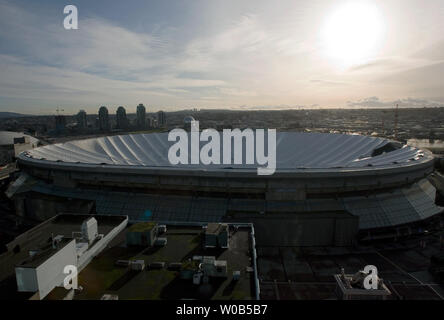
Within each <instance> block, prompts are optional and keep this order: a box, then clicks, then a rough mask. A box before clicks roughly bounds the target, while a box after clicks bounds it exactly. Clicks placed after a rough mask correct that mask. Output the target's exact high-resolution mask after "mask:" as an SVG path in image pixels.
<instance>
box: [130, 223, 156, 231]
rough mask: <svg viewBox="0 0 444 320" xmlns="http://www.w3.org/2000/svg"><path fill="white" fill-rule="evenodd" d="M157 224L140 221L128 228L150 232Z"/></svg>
mask: <svg viewBox="0 0 444 320" xmlns="http://www.w3.org/2000/svg"><path fill="white" fill-rule="evenodd" d="M156 225H157V223H155V222H138V223H135V224H133V225H132V226H131V227H129V228H128V231H129V232H148V231H151V230H153V228H154V227H155V226H156Z"/></svg>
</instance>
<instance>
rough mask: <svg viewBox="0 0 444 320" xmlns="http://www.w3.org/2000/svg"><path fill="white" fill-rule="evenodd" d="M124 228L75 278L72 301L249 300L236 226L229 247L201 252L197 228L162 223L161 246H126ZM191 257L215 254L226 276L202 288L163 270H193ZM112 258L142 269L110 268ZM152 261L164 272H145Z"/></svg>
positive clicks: (245, 243)
mask: <svg viewBox="0 0 444 320" xmlns="http://www.w3.org/2000/svg"><path fill="white" fill-rule="evenodd" d="M130 229H131V227H130V228H127V229H126V230H124V231H123V232H122V233H121V234H119V235H118V236H117V237H116V239H114V241H113V242H112V243H111V247H110V248H109V249H107V250H104V251H103V252H102V253H101V254H100V255H99V256H97V257H96V258H95V259H94V260H93V261H92V262H91V263H90V264H89V265H88V266H87V267H86V268H85V269H83V270H82V271H81V272H80V274H79V285H81V286H82V287H83V288H84V289H83V291H82V292H81V293H79V294H76V296H75V299H100V297H102V296H103V294H113V295H118V296H119V299H241V300H243V299H254V297H255V289H254V283H255V282H254V273H253V272H252V268H251V267H252V264H253V262H252V257H251V251H250V228H249V227H240V228H239V229H237V231H234V233H233V234H232V236H231V238H230V248H229V249H211V250H208V249H207V250H204V249H203V246H202V238H203V228H202V227H201V226H172V225H167V232H166V234H162V235H161V237H166V238H167V239H168V243H167V245H166V246H164V247H126V246H125V235H126V232H128V231H129V230H130ZM194 256H215V257H216V260H225V261H227V269H228V272H227V275H228V276H227V278H210V282H209V283H208V284H201V285H194V284H193V280H192V279H189V280H184V279H181V278H180V272H179V271H177V270H172V269H170V268H168V265H169V264H170V263H181V264H182V268H186V267H187V266H188V267H190V266H193V265H194V266H196V267H197V264H195V263H194V264H193V257H194ZM118 260H143V261H144V262H145V265H146V268H145V270H143V271H133V270H130V269H129V268H127V267H119V266H116V261H118ZM153 262H165V267H164V268H160V269H157V268H150V267H149V265H150V264H151V263H153ZM233 271H240V272H241V277H240V280H238V281H234V280H233ZM64 294H66V292H65V291H64V289H58V290H55V291H54V292H53V293H51V294H50V295H48V296H47V298H48V299H60V298H61V297H63V295H64Z"/></svg>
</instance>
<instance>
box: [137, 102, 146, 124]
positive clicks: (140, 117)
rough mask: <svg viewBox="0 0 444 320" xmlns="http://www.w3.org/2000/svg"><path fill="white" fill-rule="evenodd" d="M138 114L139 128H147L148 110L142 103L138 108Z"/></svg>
mask: <svg viewBox="0 0 444 320" xmlns="http://www.w3.org/2000/svg"><path fill="white" fill-rule="evenodd" d="M136 113H137V127H138V128H145V126H146V119H145V118H146V109H145V106H144V105H143V104H142V103H140V104H139V105H138V106H137V111H136Z"/></svg>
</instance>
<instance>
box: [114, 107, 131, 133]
mask: <svg viewBox="0 0 444 320" xmlns="http://www.w3.org/2000/svg"><path fill="white" fill-rule="evenodd" d="M116 122H117V128H118V129H126V128H128V119H127V117H126V111H125V108H124V107H122V106H120V107H118V108H117V111H116Z"/></svg>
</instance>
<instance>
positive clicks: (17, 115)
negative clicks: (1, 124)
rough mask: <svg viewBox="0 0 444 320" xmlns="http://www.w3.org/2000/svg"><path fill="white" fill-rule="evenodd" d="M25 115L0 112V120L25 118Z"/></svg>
mask: <svg viewBox="0 0 444 320" xmlns="http://www.w3.org/2000/svg"><path fill="white" fill-rule="evenodd" d="M26 116H27V115H26V114H21V113H16V112H0V118H20V117H26Z"/></svg>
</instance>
